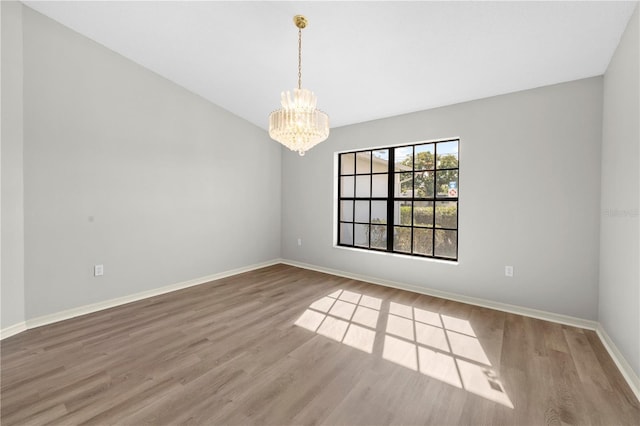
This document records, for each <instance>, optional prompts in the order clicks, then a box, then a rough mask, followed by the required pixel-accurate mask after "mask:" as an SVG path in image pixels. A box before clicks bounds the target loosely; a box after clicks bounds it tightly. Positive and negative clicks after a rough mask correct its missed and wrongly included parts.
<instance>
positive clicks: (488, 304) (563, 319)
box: [282, 259, 598, 330]
mask: <svg viewBox="0 0 640 426" xmlns="http://www.w3.org/2000/svg"><path fill="white" fill-rule="evenodd" d="M282 263H284V264H287V265H291V266H297V267H299V268H304V269H310V270H313V271H318V272H324V273H327V274H331V275H337V276H340V277H345V278H351V279H355V280H359V281H366V282H369V283H372V284H377V285H382V286H385V287H393V288H397V289H400V290H408V291H412V292H414V293H420V294H426V295H427V296H434V297H440V298H442V299H448V300H453V301H456V302H462V303H467V304H469V305H475V306H482V307H483V308H490V309H495V310H498V311H503V312H509V313H512V314H518V315H523V316H526V317H531V318H537V319H541V320H545V321H551V322H555V323H559V324H565V325H570V326H572V327H579V328H586V329H588V330H595V329H596V328H597V327H598V322H597V321H590V320H585V319H582V318H575V317H571V316H568V315H561V314H555V313H553V312H547V311H540V310H537V309H531V308H525V307H523V306H516V305H509V304H507V303H501V302H494V301H491V300H486V299H480V298H477V297H470V296H463V295H460V294H456V293H449V292H446V291H441V290H434V289H430V288H425V287H419V286H416V285H411V284H406V283H401V282H396V281H388V280H381V279H379V278H375V277H369V276H366V275H360V274H353V273H351V272H345V271H340V270H337V269H331V268H325V267H322V266H317V265H310V264H307V263H302V262H297V261H293V260H286V259H284V260H282Z"/></svg>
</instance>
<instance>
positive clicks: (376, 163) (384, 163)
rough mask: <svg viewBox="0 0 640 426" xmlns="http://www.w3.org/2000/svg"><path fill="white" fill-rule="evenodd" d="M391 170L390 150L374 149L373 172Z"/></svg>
mask: <svg viewBox="0 0 640 426" xmlns="http://www.w3.org/2000/svg"><path fill="white" fill-rule="evenodd" d="M388 170H389V150H388V149H380V150H378V151H373V172H374V173H376V172H386V171H388Z"/></svg>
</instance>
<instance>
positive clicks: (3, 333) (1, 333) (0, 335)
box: [0, 321, 27, 340]
mask: <svg viewBox="0 0 640 426" xmlns="http://www.w3.org/2000/svg"><path fill="white" fill-rule="evenodd" d="M26 329H27V324H26V323H25V322H24V321H21V322H19V323H17V324H13V325H11V326H9V327H7V328H3V329H2V330H0V340H2V339H6V338H7V337H11V336H15V335H16V334H18V333H22V332H23V331H25V330H26Z"/></svg>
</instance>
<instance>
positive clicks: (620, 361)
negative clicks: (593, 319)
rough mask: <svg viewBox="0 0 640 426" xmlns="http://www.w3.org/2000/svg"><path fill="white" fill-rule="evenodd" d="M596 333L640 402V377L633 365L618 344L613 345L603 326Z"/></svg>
mask: <svg viewBox="0 0 640 426" xmlns="http://www.w3.org/2000/svg"><path fill="white" fill-rule="evenodd" d="M596 333H597V334H598V337H600V340H601V341H602V344H603V345H604V347H605V348H606V349H607V352H609V355H611V358H612V359H613V362H615V364H616V366H617V367H618V370H620V373H622V376H623V377H624V379H625V380H626V381H627V383H628V384H629V387H630V388H631V390H632V391H633V393H634V394H635V395H636V398H638V401H640V377H638V375H637V374H636V372H635V371H633V368H631V365H630V364H629V363H628V362H627V360H626V359H625V357H624V356H623V355H622V353H621V352H620V350H619V349H618V347H617V346H616V344H615V343H613V340H611V337H609V335H608V334H607V332H606V331H605V330H604V328H603V327H602V324H598V328H596Z"/></svg>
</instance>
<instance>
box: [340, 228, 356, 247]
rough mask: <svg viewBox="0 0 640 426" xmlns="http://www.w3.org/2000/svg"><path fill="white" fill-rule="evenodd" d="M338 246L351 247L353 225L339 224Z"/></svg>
mask: <svg viewBox="0 0 640 426" xmlns="http://www.w3.org/2000/svg"><path fill="white" fill-rule="evenodd" d="M340 244H347V245H350V246H351V245H353V223H341V224H340Z"/></svg>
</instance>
